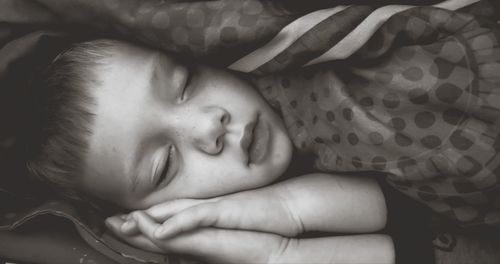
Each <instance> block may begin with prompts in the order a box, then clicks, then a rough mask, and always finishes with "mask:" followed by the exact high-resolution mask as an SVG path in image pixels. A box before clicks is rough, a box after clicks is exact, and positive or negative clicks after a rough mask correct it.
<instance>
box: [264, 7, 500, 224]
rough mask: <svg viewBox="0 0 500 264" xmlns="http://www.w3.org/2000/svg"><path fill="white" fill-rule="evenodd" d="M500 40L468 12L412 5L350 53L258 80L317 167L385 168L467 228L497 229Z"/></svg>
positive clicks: (392, 179) (399, 184)
mask: <svg viewBox="0 0 500 264" xmlns="http://www.w3.org/2000/svg"><path fill="white" fill-rule="evenodd" d="M499 40H500V30H499V29H498V28H497V27H496V26H492V27H489V26H488V27H486V26H485V25H482V24H480V23H479V22H478V21H477V20H475V19H474V17H472V16H469V15H466V14H460V13H453V12H450V11H446V10H442V9H437V8H431V7H423V8H414V9H410V10H408V11H405V12H403V13H400V14H398V15H396V16H394V17H392V18H391V19H390V20H389V21H387V22H386V23H385V24H384V25H383V26H382V27H381V28H380V29H379V30H378V31H377V33H376V34H375V35H374V36H373V38H371V39H370V41H368V42H367V43H366V45H364V46H363V47H362V49H361V50H360V51H359V52H357V53H356V54H355V55H354V57H353V58H352V59H349V60H347V61H342V62H338V63H336V64H325V65H323V66H321V65H320V66H316V67H311V68H306V69H303V70H302V71H300V72H299V73H293V74H282V75H280V76H268V77H264V78H260V79H257V81H256V83H257V84H258V86H259V87H263V89H262V93H263V94H264V96H265V97H266V98H267V99H269V100H271V101H272V102H274V105H275V106H279V108H280V111H281V112H282V113H283V116H284V120H285V123H286V126H287V128H288V130H289V132H290V135H291V137H292V139H293V142H294V144H295V146H296V147H297V148H298V149H301V150H303V151H312V152H313V153H314V154H315V155H316V157H317V159H316V166H317V168H318V169H321V170H324V171H381V172H386V173H387V175H388V176H387V180H388V181H389V183H390V184H391V185H393V186H394V187H395V188H397V189H398V190H400V191H402V192H404V193H405V194H407V195H409V196H411V197H413V198H414V199H416V200H419V201H421V202H423V203H426V204H427V205H428V206H429V207H431V208H432V209H433V210H434V211H436V212H438V213H440V214H443V215H445V216H447V217H449V218H452V219H454V220H456V221H458V222H459V223H460V224H462V225H464V226H467V225H478V224H493V225H500V181H499V177H500V155H498V152H499V151H500V133H499V132H500V127H499V124H500V123H499V121H498V120H499V117H500V87H499V85H500V49H499ZM264 88H265V89H264Z"/></svg>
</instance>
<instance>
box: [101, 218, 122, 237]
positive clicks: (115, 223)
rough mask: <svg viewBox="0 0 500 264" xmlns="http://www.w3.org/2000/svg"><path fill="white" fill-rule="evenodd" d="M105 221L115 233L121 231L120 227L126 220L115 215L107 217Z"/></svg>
mask: <svg viewBox="0 0 500 264" xmlns="http://www.w3.org/2000/svg"><path fill="white" fill-rule="evenodd" d="M104 223H105V224H106V226H107V227H108V228H109V229H110V230H111V231H113V233H120V227H121V225H122V224H123V223H124V220H123V218H121V217H120V216H117V215H115V216H111V217H108V218H106V220H105V221H104Z"/></svg>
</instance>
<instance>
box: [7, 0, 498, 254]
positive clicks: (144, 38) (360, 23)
mask: <svg viewBox="0 0 500 264" xmlns="http://www.w3.org/2000/svg"><path fill="white" fill-rule="evenodd" d="M366 2H367V1H356V0H352V1H337V2H336V1H320V0H312V1H307V3H304V1H257V0H218V1H178V0H177V1H160V0H108V1H98V0H74V1H64V0H34V1H25V0H1V1H0V44H1V45H0V94H1V96H0V100H1V102H0V107H1V108H0V118H1V119H0V122H1V123H2V130H1V131H0V172H1V177H0V195H1V197H0V198H1V200H0V201H1V202H0V206H2V207H1V208H0V209H1V212H3V217H0V226H1V229H3V230H10V229H16V228H19V227H20V226H22V225H23V224H25V223H27V222H29V221H31V220H32V219H36V218H37V217H40V215H54V216H58V217H64V218H66V219H68V220H69V221H71V222H72V223H74V225H75V227H76V229H77V230H78V232H79V234H80V235H81V236H82V238H83V239H84V240H85V241H87V242H88V243H89V245H91V246H92V247H94V248H96V249H97V250H98V251H99V252H101V253H103V254H105V255H106V256H108V257H110V258H112V259H114V260H115V261H117V262H119V263H145V262H149V263H175V262H176V261H177V258H175V257H173V256H166V257H165V256H162V255H158V254H153V253H148V252H144V251H141V250H137V249H134V248H132V247H129V246H127V245H125V244H123V243H121V242H120V241H118V240H116V239H114V238H113V237H112V236H111V235H110V234H109V233H107V231H106V230H105V228H104V227H103V225H102V216H101V215H99V214H98V213H96V212H95V211H93V210H92V208H86V207H83V206H76V205H74V204H71V203H69V202H68V201H65V200H63V199H61V198H60V197H57V196H54V195H53V194H52V193H51V192H50V190H45V189H44V188H43V187H42V186H40V185H39V184H38V183H37V182H36V181H35V180H33V179H31V178H30V177H29V176H27V173H26V172H25V171H24V170H23V168H22V162H21V161H22V159H24V158H25V157H26V156H27V155H30V153H29V150H30V149H31V148H30V146H31V144H33V142H30V141H29V140H27V138H31V137H30V133H35V132H36V126H35V125H36V120H35V119H33V116H34V115H33V113H32V111H33V107H32V106H33V101H32V100H33V98H34V97H36V94H37V92H39V91H37V90H36V85H34V84H33V83H32V82H33V80H36V77H37V72H40V70H42V69H43V68H44V67H45V66H46V65H47V64H48V63H49V62H50V61H51V60H52V59H53V58H54V56H56V55H57V54H58V53H59V52H61V51H62V50H64V49H65V48H67V47H68V46H69V45H70V44H71V43H72V42H75V41H82V40H89V39H94V38H100V37H112V38H119V39H125V40H128V41H135V42H140V43H143V44H145V45H149V46H152V47H156V48H159V49H162V50H165V51H168V52H174V53H178V54H181V55H182V56H185V57H193V58H197V59H200V60H202V61H205V62H207V63H210V64H214V65H216V66H222V67H228V68H230V69H232V70H236V71H242V72H249V73H253V74H256V75H259V76H266V75H270V74H276V75H279V74H282V75H281V76H283V74H286V72H287V71H298V70H300V71H302V70H301V69H302V68H303V72H304V78H305V79H308V78H309V79H310V78H311V77H308V76H311V74H309V75H308V74H307V69H316V68H315V67H322V65H338V64H339V63H347V62H348V63H352V65H353V66H356V63H357V64H358V65H357V66H359V65H361V64H362V63H360V61H361V60H365V61H372V62H373V63H374V64H376V63H379V62H380V58H383V55H384V54H390V53H391V51H392V49H393V48H394V46H393V44H394V45H395V46H397V45H402V44H408V42H404V41H401V39H399V38H398V39H397V41H396V40H395V36H400V38H404V39H405V40H406V41H409V42H411V41H413V42H414V43H415V42H417V43H418V44H421V43H422V41H423V42H425V41H429V39H431V38H432V39H435V38H436V34H442V36H445V35H446V34H449V33H450V32H447V31H446V30H450V27H452V26H454V25H466V26H467V25H469V26H476V25H481V23H483V22H482V18H489V19H492V18H493V19H495V20H498V18H499V16H498V14H497V10H498V9H497V8H498V4H497V3H496V2H495V1H491V2H488V1H478V0H449V1H410V0H407V1H405V0H400V1H377V3H376V4H372V5H365V4H366ZM371 2H373V1H371ZM416 3H417V4H420V5H431V4H434V5H436V6H437V7H439V8H444V9H448V10H461V11H465V12H468V13H473V14H475V15H477V19H476V18H472V17H469V16H467V15H456V16H455V14H454V13H449V12H447V11H444V10H441V9H432V8H428V7H427V8H414V6H413V5H414V4H416ZM342 4H343V5H342ZM389 4H392V5H389ZM405 4H408V5H405ZM434 12H442V13H439V14H435V13H434ZM443 16H444V17H445V18H446V17H447V18H453V19H449V20H440V19H443ZM422 21H424V22H427V23H424V26H422V25H421V23H422ZM447 22H450V23H449V24H446V23H447ZM460 23H462V24H460ZM398 24H399V26H398ZM405 26H407V27H405ZM433 30H434V31H433ZM436 32H437V33H436ZM403 34H406V35H405V36H404V37H401V36H402V35H403ZM426 34H427V35H426ZM478 35H479V34H478ZM439 36H441V35H439ZM426 37H427V39H426ZM470 37H471V39H472V37H474V36H470ZM490 39H491V40H492V41H493V42H495V41H496V38H494V37H492V38H490ZM471 41H473V40H471ZM442 44H443V45H444V44H446V42H443V43H442ZM377 45H378V46H377ZM497 45H498V43H497V42H495V44H494V45H493V46H495V47H497ZM374 47H377V48H374ZM408 52H409V53H410V54H411V51H408ZM495 54H497V52H495ZM452 55H453V54H451V55H449V56H452ZM403 56H405V55H403ZM436 58H439V57H436ZM476 58H477V56H476ZM410 59H411V60H410V62H414V61H413V57H411V56H410ZM447 59H448V60H450V59H451V58H447ZM417 61H418V60H417ZM419 62H420V61H419ZM407 63H409V62H407ZM409 64H411V63H409ZM385 66H387V67H389V68H390V65H385ZM385 66H384V67H385ZM332 67H335V66H332ZM359 72H361V73H360V74H359V76H363V73H362V69H361V70H359ZM270 76H271V75H270ZM359 76H358V77H359ZM379 77H380V78H381V79H382V80H387V79H388V77H387V75H383V76H378V77H377V78H379ZM272 78H275V77H270V78H269V79H266V78H262V79H260V80H261V82H266V81H268V82H271V81H275V80H276V79H272ZM315 78H317V79H316V81H317V82H318V81H321V78H322V77H315ZM384 78H385V79H384ZM356 80H360V78H358V79H356ZM279 82H281V87H282V88H283V87H285V86H291V85H294V84H295V82H291V81H290V80H288V81H286V80H285V79H283V78H282V79H280V80H279ZM388 84H390V81H389V82H388ZM259 87H261V88H263V93H264V95H266V93H267V97H268V99H270V100H271V99H275V98H272V93H274V92H276V91H274V90H266V89H265V87H267V86H266V85H263V84H262V83H259ZM285 88H286V87H285ZM290 90H294V89H290ZM299 94H300V93H299ZM295 96H297V95H295ZM313 97H314V96H313ZM417 97H418V96H417ZM304 98H306V97H304ZM307 98H310V96H309V95H307ZM418 98H420V97H418ZM409 100H411V99H409ZM291 101H293V100H291ZM389 101H391V102H392V103H393V101H394V100H389ZM391 102H389V105H391ZM271 103H273V104H275V105H276V104H277V103H280V105H283V104H284V103H283V102H279V101H278V100H274V101H273V100H271ZM286 103H291V102H286ZM296 103H297V101H296ZM291 106H292V108H293V103H291ZM279 108H280V110H281V111H285V112H287V111H288V112H287V113H289V114H290V118H291V119H290V120H292V121H290V122H289V123H288V124H289V125H290V126H295V128H292V132H293V133H294V142H295V143H296V144H297V146H298V147H299V148H300V147H307V148H312V149H316V150H317V151H319V152H317V154H318V155H319V156H321V157H326V158H323V159H320V160H319V163H318V166H319V167H320V168H322V169H325V170H348V169H346V168H345V167H342V166H341V165H339V162H338V159H337V158H336V156H335V157H333V155H331V153H330V154H329V153H328V151H331V150H328V148H324V146H325V145H327V144H324V142H325V141H324V138H322V137H321V136H320V137H316V136H311V135H309V134H308V133H307V132H306V131H305V130H301V129H302V128H301V126H296V125H297V124H299V123H300V122H299V121H301V118H303V117H301V115H302V114H304V113H299V114H297V113H294V112H293V111H290V110H289V109H290V108H289V107H288V108H286V109H288V110H286V109H285V108H282V107H279ZM309 114H311V113H306V115H309ZM338 115H343V113H340V114H338ZM347 115H349V114H347ZM325 118H328V116H325ZM308 119H309V118H308ZM310 120H314V118H313V116H311V117H310ZM302 122H304V121H302ZM4 124H5V125H4ZM374 137H376V136H374ZM316 138H319V139H318V140H315V139H316ZM329 140H333V141H336V139H331V137H330V139H329ZM374 140H376V138H374ZM302 142H305V143H302ZM335 146H336V145H335ZM376 163H377V164H376V165H380V164H379V163H381V162H376ZM345 164H347V162H346V163H345ZM351 164H354V163H352V162H351ZM492 164H493V163H492ZM492 166H493V165H492ZM491 168H492V169H491V170H492V171H494V169H493V167H491ZM350 169H351V170H352V169H353V168H350ZM375 169H377V168H376V167H375ZM390 172H392V171H390ZM400 174H401V172H400ZM408 174H409V175H411V173H406V174H404V173H403V174H402V175H408ZM393 175H396V176H397V175H398V174H397V173H393ZM426 176H428V175H426ZM410 180H411V179H410ZM389 182H390V183H392V184H393V185H394V187H395V188H396V189H400V190H402V191H403V192H405V191H406V192H407V194H408V195H410V196H414V198H416V199H419V198H422V197H421V196H422V195H419V194H418V190H421V189H422V188H423V186H419V185H415V184H414V183H413V182H411V181H409V182H408V179H405V180H404V181H402V180H401V178H392V179H391V178H389ZM463 186H464V185H462V187H463ZM467 187H469V185H468V186H467ZM464 188H465V187H464ZM423 189H424V191H425V190H426V188H423ZM467 190H469V189H467ZM423 193H424V194H427V196H425V195H424V196H423V198H422V199H420V200H421V201H422V202H425V203H428V201H427V200H426V199H427V198H429V196H428V195H429V192H423ZM491 193H493V192H491ZM481 194H482V193H481ZM438 197H439V199H432V201H438V202H441V203H438V202H436V203H435V204H433V205H431V208H433V209H435V210H436V211H437V212H440V213H442V214H444V215H446V216H447V217H449V218H450V219H451V220H452V221H455V222H457V220H458V222H459V223H462V224H465V225H467V224H477V223H484V222H485V219H486V218H485V217H486V216H487V215H488V213H489V212H487V211H484V210H483V211H481V214H478V216H477V217H475V218H473V219H471V218H470V216H469V217H468V218H467V217H466V218H467V219H466V220H467V221H461V220H462V219H461V218H460V217H458V215H459V213H461V212H463V211H464V210H462V209H460V208H462V207H464V206H469V207H470V203H469V201H468V200H466V201H465V202H464V201H463V199H462V200H460V199H454V200H453V201H451V202H450V201H445V202H444V203H443V199H442V198H443V197H440V196H438ZM487 198H491V197H490V196H487ZM478 199H481V198H474V199H471V200H473V201H472V203H473V205H474V206H475V204H474V203H475V202H476V203H477V201H478ZM492 199H495V197H492ZM497 200H498V199H497ZM443 204H444V205H443ZM450 204H451V205H452V206H450ZM439 206H441V207H439ZM446 206H447V207H446ZM443 208H445V209H446V210H445V209H443ZM497 208H498V207H497ZM457 212H459V213H457ZM479 215H480V216H479ZM6 216H8V217H6ZM479 219H481V220H482V221H476V220H479ZM488 219H490V218H488ZM493 220H495V219H493ZM492 222H494V221H492Z"/></svg>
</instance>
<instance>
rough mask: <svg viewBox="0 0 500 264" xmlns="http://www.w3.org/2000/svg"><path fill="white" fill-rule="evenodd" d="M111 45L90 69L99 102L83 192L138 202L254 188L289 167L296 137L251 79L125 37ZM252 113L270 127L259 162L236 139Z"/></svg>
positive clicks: (124, 202)
mask: <svg viewBox="0 0 500 264" xmlns="http://www.w3.org/2000/svg"><path fill="white" fill-rule="evenodd" d="M112 54H113V55H112V56H111V57H110V58H108V59H107V62H106V64H105V65H104V66H103V67H101V68H100V69H98V70H96V75H97V80H98V81H100V85H98V87H92V88H91V89H93V91H92V93H93V94H94V96H95V97H96V101H97V104H96V109H95V123H94V127H93V130H92V132H93V134H92V136H91V138H90V148H89V151H88V153H87V155H86V160H85V170H84V176H83V177H82V178H81V180H80V182H79V183H78V185H79V186H80V189H81V190H82V191H83V192H86V193H90V194H91V195H94V196H96V197H98V198H100V199H104V200H107V201H111V202H113V203H115V204H117V205H119V206H122V207H124V208H128V209H142V208H147V207H150V206H152V205H155V204H159V203H161V202H164V201H169V200H173V199H178V198H209V197H215V196H220V195H224V194H229V193H234V192H238V191H242V190H248V189H253V188H258V187H261V186H264V185H267V184H269V183H271V182H272V181H274V180H275V179H277V178H278V177H279V176H280V175H281V174H282V173H283V172H284V171H285V169H286V168H287V167H288V164H289V161H290V158H291V153H292V146H291V142H290V139H289V137H288V135H287V132H286V129H285V127H284V124H283V122H282V120H281V119H280V118H279V117H278V116H277V114H276V113H275V112H273V110H272V109H271V108H270V107H269V105H268V104H267V103H266V102H265V101H264V100H263V99H262V97H261V96H260V95H259V94H258V93H257V92H256V91H255V90H254V88H253V87H252V86H251V85H250V84H249V83H247V82H245V81H244V80H242V79H240V78H238V77H236V76H235V75H234V74H231V73H230V72H226V71H223V70H218V69H213V68H209V67H205V66H200V65H197V66H193V67H192V68H191V67H189V68H188V67H186V66H185V65H183V64H181V63H178V62H177V61H175V60H174V59H173V58H171V57H169V56H167V55H166V54H163V53H160V52H158V51H154V50H150V49H146V48H142V47H138V46H133V45H129V44H125V43H123V44H119V45H117V46H116V47H113V48H112ZM255 120H259V121H258V122H260V124H262V125H263V127H266V129H267V131H268V132H269V135H270V137H269V142H268V144H265V145H266V147H267V149H266V151H265V153H266V155H265V158H264V159H263V160H262V162H260V163H252V162H251V163H248V152H247V151H246V150H245V148H242V146H241V140H242V138H243V134H244V130H245V126H247V125H248V124H249V123H250V122H252V121H255ZM167 157H168V158H167ZM167 159H168V162H167ZM136 160H138V163H136V162H135V161H136ZM166 163H168V164H169V169H168V172H167V173H165V174H164V175H165V177H163V180H162V181H161V183H159V184H156V183H157V182H158V181H159V179H161V178H162V177H161V176H159V175H162V172H163V171H164V165H165V164H166ZM134 183H135V184H134ZM134 185H135V187H133V186H134Z"/></svg>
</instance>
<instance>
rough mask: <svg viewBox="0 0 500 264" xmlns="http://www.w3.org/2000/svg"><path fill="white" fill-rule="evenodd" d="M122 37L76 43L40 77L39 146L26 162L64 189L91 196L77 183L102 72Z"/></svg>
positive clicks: (40, 176)
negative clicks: (81, 189)
mask: <svg viewBox="0 0 500 264" xmlns="http://www.w3.org/2000/svg"><path fill="white" fill-rule="evenodd" d="M118 44H119V42H118V41H115V40H109V39H100V40H92V41H88V42H81V43H76V44H73V45H72V46H71V47H70V48H69V49H67V50H66V51H64V52H62V53H60V54H59V55H58V56H57V57H56V58H55V59H54V60H53V61H52V63H51V64H50V65H49V66H48V67H47V69H46V70H45V71H44V73H43V74H42V75H41V77H40V78H39V79H40V80H39V81H37V83H36V86H37V88H38V89H39V92H38V93H39V97H40V99H38V101H39V104H40V105H39V107H38V108H39V110H40V113H41V114H39V115H38V116H39V118H38V120H39V121H38V123H39V125H38V126H39V129H37V133H38V135H35V136H36V138H37V139H36V140H34V141H35V142H36V143H35V144H34V145H35V146H34V150H32V151H31V154H30V157H28V159H27V162H26V167H27V169H28V172H29V173H30V174H32V175H33V176H34V177H35V178H37V179H39V180H41V181H42V182H44V183H46V184H48V186H49V187H52V189H54V190H55V191H56V192H57V193H58V194H60V195H62V196H63V197H65V198H69V199H72V200H76V201H89V200H90V197H87V196H86V195H84V194H82V193H80V192H79V191H78V188H77V186H76V181H77V179H78V177H81V175H82V173H83V165H84V162H85V155H86V154H87V153H88V148H89V140H90V136H91V135H92V128H93V124H94V119H95V118H94V116H95V114H94V112H93V110H94V109H95V108H96V100H95V98H94V96H93V93H94V92H95V89H96V87H98V86H99V85H101V82H100V80H99V79H98V78H97V74H96V73H97V72H98V71H99V70H102V66H103V65H105V63H106V61H107V60H106V58H109V57H110V56H111V55H112V53H111V52H112V50H111V48H112V47H115V46H117V45H118Z"/></svg>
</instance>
